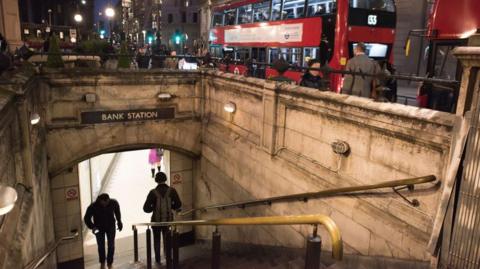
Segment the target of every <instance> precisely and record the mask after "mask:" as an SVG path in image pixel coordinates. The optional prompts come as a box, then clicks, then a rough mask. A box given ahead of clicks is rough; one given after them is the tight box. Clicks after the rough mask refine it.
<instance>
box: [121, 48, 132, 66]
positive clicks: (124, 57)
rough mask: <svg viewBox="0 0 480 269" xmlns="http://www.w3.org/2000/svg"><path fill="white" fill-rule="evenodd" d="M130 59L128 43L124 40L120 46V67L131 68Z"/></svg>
mask: <svg viewBox="0 0 480 269" xmlns="http://www.w3.org/2000/svg"><path fill="white" fill-rule="evenodd" d="M130 61H131V60H130V56H129V55H128V49H127V43H125V42H122V45H121V46H120V55H119V56H118V68H130Z"/></svg>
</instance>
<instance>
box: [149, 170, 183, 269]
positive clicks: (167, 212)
mask: <svg viewBox="0 0 480 269" xmlns="http://www.w3.org/2000/svg"><path fill="white" fill-rule="evenodd" d="M166 181H167V175H165V173H163V172H158V173H157V174H156V175H155V182H157V183H158V185H157V187H156V188H155V189H153V190H151V191H150V192H149V193H148V196H147V200H146V201H145V204H144V205H143V211H145V213H152V218H151V221H152V222H166V221H173V212H172V210H176V211H179V210H180V208H181V207H182V202H181V201H180V197H178V194H177V191H176V190H175V189H174V188H172V187H169V186H168V185H167V184H166V183H165V182H166ZM160 235H161V236H162V237H163V250H164V253H165V259H166V261H167V268H171V264H172V252H171V250H172V244H171V239H170V231H169V227H167V226H162V227H153V249H154V252H155V262H156V263H158V264H160Z"/></svg>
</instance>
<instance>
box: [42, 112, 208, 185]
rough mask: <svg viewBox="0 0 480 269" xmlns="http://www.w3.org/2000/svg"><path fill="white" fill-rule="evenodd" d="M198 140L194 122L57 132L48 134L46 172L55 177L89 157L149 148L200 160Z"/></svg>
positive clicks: (197, 123) (119, 125) (199, 136)
mask: <svg viewBox="0 0 480 269" xmlns="http://www.w3.org/2000/svg"><path fill="white" fill-rule="evenodd" d="M200 140H201V123H200V122H199V121H196V120H181V121H169V122H141V123H138V124H103V125H93V126H88V127H83V128H58V129H57V128H56V129H51V130H49V131H48V133H47V152H48V157H49V159H48V168H49V169H48V170H49V173H50V175H51V177H55V176H57V175H59V174H60V173H62V172H63V171H65V170H66V169H69V168H70V167H72V166H73V165H75V164H77V163H79V162H80V161H82V160H85V159H88V158H89V157H92V156H95V155H98V154H102V153H106V152H112V151H122V150H129V149H137V148H147V147H149V146H151V145H162V147H164V148H166V149H171V150H175V151H178V152H182V153H185V154H187V155H190V156H199V155H200V151H201V145H200Z"/></svg>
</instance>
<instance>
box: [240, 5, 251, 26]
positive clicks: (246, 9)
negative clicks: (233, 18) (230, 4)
mask: <svg viewBox="0 0 480 269" xmlns="http://www.w3.org/2000/svg"><path fill="white" fill-rule="evenodd" d="M251 22H252V5H245V6H242V7H239V8H238V24H244V23H251Z"/></svg>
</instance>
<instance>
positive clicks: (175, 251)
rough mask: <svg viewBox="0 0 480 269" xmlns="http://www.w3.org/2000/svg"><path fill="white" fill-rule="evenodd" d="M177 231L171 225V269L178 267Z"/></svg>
mask: <svg viewBox="0 0 480 269" xmlns="http://www.w3.org/2000/svg"><path fill="white" fill-rule="evenodd" d="M178 240H179V233H178V231H177V227H176V226H175V227H173V229H172V255H173V257H172V259H173V269H178V268H180V267H179V265H178V261H179V256H180V251H179V248H180V247H179V242H178Z"/></svg>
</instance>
